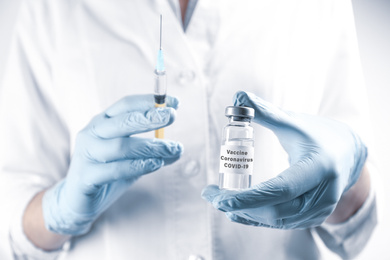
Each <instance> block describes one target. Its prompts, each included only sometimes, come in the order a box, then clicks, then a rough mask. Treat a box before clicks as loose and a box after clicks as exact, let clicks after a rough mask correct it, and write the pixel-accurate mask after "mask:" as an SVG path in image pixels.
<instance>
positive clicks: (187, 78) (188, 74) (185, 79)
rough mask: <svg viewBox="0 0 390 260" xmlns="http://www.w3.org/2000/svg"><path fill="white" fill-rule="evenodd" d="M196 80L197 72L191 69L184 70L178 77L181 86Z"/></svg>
mask: <svg viewBox="0 0 390 260" xmlns="http://www.w3.org/2000/svg"><path fill="white" fill-rule="evenodd" d="M194 79H195V72H194V71H193V70H189V69H186V70H182V71H181V72H180V73H179V76H178V81H179V84H181V85H186V84H189V83H191V82H192V81H194Z"/></svg>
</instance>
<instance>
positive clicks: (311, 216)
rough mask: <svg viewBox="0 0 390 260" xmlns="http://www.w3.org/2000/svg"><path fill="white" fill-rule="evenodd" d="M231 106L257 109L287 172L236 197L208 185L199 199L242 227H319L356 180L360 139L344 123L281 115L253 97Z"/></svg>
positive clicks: (363, 152)
mask: <svg viewBox="0 0 390 260" xmlns="http://www.w3.org/2000/svg"><path fill="white" fill-rule="evenodd" d="M234 105H235V106H247V107H252V108H254V109H255V118H254V122H255V123H258V124H261V125H263V126H265V127H267V128H269V129H270V130H272V131H273V132H274V133H275V134H276V136H277V137H278V139H279V141H280V143H281V144H282V146H283V148H284V149H285V150H286V152H287V153H288V155H289V163H290V168H288V169H286V170H285V171H283V172H282V173H280V174H279V175H278V176H277V177H275V178H272V179H270V180H268V181H266V182H263V183H260V184H257V185H254V186H253V187H251V188H248V189H244V190H240V191H228V190H219V189H218V187H217V186H215V185H211V186H208V187H206V188H205V189H204V190H203V192H202V197H203V198H204V199H206V200H207V201H209V202H211V203H212V204H213V206H214V207H215V208H217V209H219V210H221V211H224V212H226V216H227V217H228V218H230V219H231V220H232V221H235V222H238V223H242V224H247V225H254V226H265V227H271V228H280V229H293V228H308V227H313V226H318V225H320V224H321V223H322V222H323V221H324V220H325V219H326V218H327V217H328V216H329V215H330V214H331V213H332V212H333V210H334V209H335V207H336V205H337V203H338V201H339V200H340V197H341V195H342V194H343V193H344V192H346V191H347V190H348V189H349V188H350V187H351V186H353V185H354V183H355V182H356V181H357V180H358V178H359V176H360V172H361V170H362V167H363V165H364V163H365V160H366V157H367V149H366V147H365V145H364V144H363V143H362V141H361V140H360V138H359V137H358V136H357V135H356V134H354V132H352V130H351V129H350V128H349V127H348V126H346V125H345V124H343V123H340V122H337V121H334V120H331V119H328V118H324V117H319V116H312V115H306V114H298V113H293V112H291V111H284V110H282V109H280V108H278V107H276V106H274V105H272V104H270V103H268V102H265V101H264V100H262V99H260V98H259V97H257V96H255V95H253V94H251V93H246V92H238V93H236V96H235V102H234Z"/></svg>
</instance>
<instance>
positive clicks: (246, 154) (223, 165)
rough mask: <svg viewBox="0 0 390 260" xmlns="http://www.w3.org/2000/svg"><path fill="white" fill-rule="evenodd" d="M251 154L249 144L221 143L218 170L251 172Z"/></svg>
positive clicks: (222, 171)
mask: <svg viewBox="0 0 390 260" xmlns="http://www.w3.org/2000/svg"><path fill="white" fill-rule="evenodd" d="M253 155H254V148H253V147H251V146H236V145H222V146H221V157H220V163H219V172H220V173H236V174H252V172H253Z"/></svg>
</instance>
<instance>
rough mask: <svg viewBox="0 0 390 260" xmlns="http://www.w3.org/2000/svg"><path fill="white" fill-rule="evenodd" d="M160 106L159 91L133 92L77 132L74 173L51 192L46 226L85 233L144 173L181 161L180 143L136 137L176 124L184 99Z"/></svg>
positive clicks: (46, 201) (46, 203)
mask: <svg viewBox="0 0 390 260" xmlns="http://www.w3.org/2000/svg"><path fill="white" fill-rule="evenodd" d="M167 105H168V106H169V107H166V108H157V109H156V108H154V98H153V95H141V96H128V97H125V98H123V99H122V100H120V101H118V102H117V103H115V104H114V105H113V106H111V107H110V108H108V109H107V110H106V111H105V112H104V113H102V114H99V115H97V116H96V117H94V118H93V119H92V121H91V122H90V123H89V124H88V125H87V126H86V127H85V128H84V129H83V130H82V131H80V133H79V134H78V136H77V139H76V144H75V150H74V153H73V156H72V160H71V164H70V168H69V171H68V174H67V176H66V178H65V179H64V180H62V181H61V182H59V183H58V184H57V185H55V186H54V187H52V188H51V189H49V190H48V191H46V192H45V195H44V197H43V201H42V207H43V215H44V220H45V225H46V228H47V229H49V230H51V231H53V232H55V233H59V234H70V235H80V234H84V233H86V232H88V230H89V229H90V226H91V224H92V222H93V221H94V220H95V219H96V218H97V217H98V216H99V215H100V214H101V213H102V212H103V211H104V210H106V209H107V208H108V207H109V206H110V205H111V204H112V203H113V202H114V201H115V200H116V199H117V198H119V197H120V196H121V195H122V194H123V193H124V192H125V191H126V190H127V188H128V187H129V186H130V185H131V184H132V183H133V182H134V181H135V180H137V179H138V178H139V177H140V176H142V175H144V174H147V173H150V172H153V171H156V170H157V169H159V168H161V167H162V166H164V165H166V164H169V163H172V162H174V161H176V160H178V159H179V157H180V155H181V153H182V146H181V145H180V144H179V143H177V142H172V141H167V140H159V139H147V138H139V137H134V136H132V135H134V134H138V133H142V132H147V131H151V130H155V129H158V128H161V127H164V126H167V125H170V124H171V123H172V122H173V121H174V118H175V109H176V108H177V105H178V100H177V99H175V98H172V97H167Z"/></svg>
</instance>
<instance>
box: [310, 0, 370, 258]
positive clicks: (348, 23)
mask: <svg viewBox="0 0 390 260" xmlns="http://www.w3.org/2000/svg"><path fill="white" fill-rule="evenodd" d="M331 23H332V24H333V26H334V29H333V31H334V33H335V37H334V40H330V41H329V42H330V44H332V45H333V48H334V50H335V51H334V52H333V53H334V57H332V59H331V63H330V66H329V70H328V77H327V82H326V88H325V93H324V97H323V99H322V103H321V106H320V111H319V112H320V115H322V116H326V117H330V118H333V119H336V120H339V121H342V122H344V123H346V124H348V125H349V126H350V127H351V128H352V129H353V131H355V132H356V133H357V134H358V135H359V136H360V137H361V139H362V140H363V142H364V143H365V144H366V145H367V147H368V153H369V157H368V160H367V162H366V165H368V168H369V172H370V175H371V176H373V175H374V174H375V167H373V164H372V153H370V151H371V146H370V143H371V140H370V136H371V127H370V120H369V109H368V100H367V93H366V89H365V86H364V78H363V73H362V68H361V63H360V58H359V51H358V46H357V37H356V31H355V25H354V19H353V11H352V4H351V2H350V0H341V1H339V0H336V1H333V17H332V22H331ZM371 183H372V182H371ZM376 223H377V215H376V200H375V189H374V187H373V186H371V191H370V195H369V197H368V199H367V200H366V201H365V203H364V204H363V206H362V207H361V208H360V209H359V210H358V211H357V212H356V213H355V214H354V215H353V216H352V217H351V218H349V219H348V220H347V221H345V222H344V223H341V224H338V225H330V224H323V225H322V226H320V227H318V228H315V229H314V230H313V231H315V232H317V233H318V235H319V236H320V237H321V239H322V240H323V241H324V243H325V245H326V246H327V247H328V248H329V249H330V250H332V251H334V252H335V253H337V254H338V255H340V256H341V257H342V258H343V259H350V258H353V257H354V256H356V255H357V254H359V253H360V252H361V251H362V249H363V248H364V246H365V245H366V243H367V241H368V240H369V238H370V236H371V234H372V232H373V230H374V228H375V226H376Z"/></svg>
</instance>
